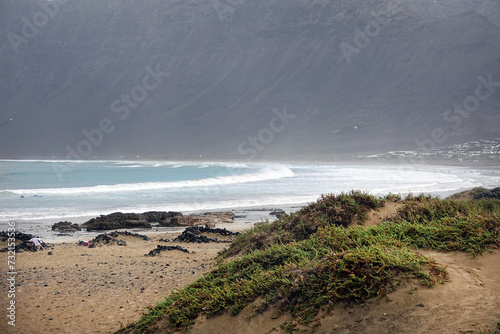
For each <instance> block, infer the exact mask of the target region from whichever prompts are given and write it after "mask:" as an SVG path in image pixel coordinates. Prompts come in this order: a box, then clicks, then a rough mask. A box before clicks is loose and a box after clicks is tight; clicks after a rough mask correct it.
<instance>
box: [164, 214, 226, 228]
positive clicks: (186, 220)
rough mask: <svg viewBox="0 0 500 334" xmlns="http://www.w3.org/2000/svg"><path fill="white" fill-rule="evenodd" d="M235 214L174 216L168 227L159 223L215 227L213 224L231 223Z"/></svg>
mask: <svg viewBox="0 0 500 334" xmlns="http://www.w3.org/2000/svg"><path fill="white" fill-rule="evenodd" d="M234 217H235V214H234V213H233V212H230V211H228V212H205V213H204V214H191V215H184V216H176V217H173V218H172V219H171V220H170V225H165V224H162V223H160V225H161V226H197V225H206V226H209V227H215V224H221V223H232V222H233V221H234Z"/></svg>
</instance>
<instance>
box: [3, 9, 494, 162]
mask: <svg viewBox="0 0 500 334" xmlns="http://www.w3.org/2000/svg"><path fill="white" fill-rule="evenodd" d="M60 3H63V1H62V0H60ZM422 3H423V2H422ZM462 3H465V1H463V2H462ZM470 3H471V4H476V1H470ZM484 3H486V1H483V2H482V3H481V4H479V3H477V6H475V7H476V8H479V6H481V5H482V6H486V5H485V4H484ZM494 4H495V3H494V2H493V3H491V8H493V9H494V8H496V7H495V6H494ZM469 7H470V6H465V5H464V7H463V8H461V7H460V8H458V9H457V10H456V11H457V12H460V11H461V10H462V9H463V10H468V9H474V8H472V7H471V8H469ZM51 8H52V13H55V14H54V15H53V17H52V16H50V15H49V14H47V9H46V10H43V9H42V8H41V7H40V5H39V4H38V2H36V1H34V0H33V1H31V0H30V1H22V2H17V1H12V0H10V1H7V2H5V3H4V4H2V5H1V7H0V10H1V13H2V14H0V15H1V16H2V18H6V19H5V21H4V20H2V22H3V26H2V29H0V31H1V37H2V41H4V42H5V44H4V45H3V47H2V48H1V49H0V50H1V53H0V71H1V73H2V74H1V77H0V156H1V157H14V156H17V157H29V156H37V155H43V156H52V155H55V156H58V157H64V156H67V155H68V152H72V151H75V152H78V153H77V154H78V155H79V156H82V157H85V156H86V155H88V156H94V155H96V156H107V157H119V156H120V155H126V156H135V155H141V156H154V157H164V158H173V157H180V158H195V157H198V156H199V155H204V156H205V157H213V158H218V157H235V158H252V157H254V155H255V153H257V154H256V155H257V157H261V158H263V157H265V156H270V157H275V156H278V155H279V156H284V155H290V156H295V155H303V154H305V153H307V154H327V153H328V154H331V153H338V152H350V151H353V152H357V151H368V150H373V149H378V148H389V147H413V148H416V144H415V140H416V139H419V140H422V139H428V138H432V137H430V136H431V135H432V132H433V130H434V129H435V128H436V127H439V128H443V129H445V130H446V131H447V132H446V133H447V135H450V136H449V137H447V139H446V142H445V143H444V144H450V143H451V142H452V141H454V140H461V139H464V138H468V139H470V138H487V137H498V134H499V130H500V117H499V115H498V110H499V108H500V94H498V92H496V91H495V92H494V93H492V94H490V96H489V97H488V98H487V99H485V100H484V101H481V102H480V105H479V106H478V107H477V110H475V111H474V113H472V114H471V115H470V116H469V117H468V118H464V117H463V116H460V115H459V117H461V122H460V124H458V120H456V119H455V121H453V122H452V121H445V120H443V116H442V114H443V113H444V112H445V111H446V110H447V109H448V108H452V107H453V105H454V104H457V103H462V102H464V99H466V98H467V97H468V96H471V95H472V96H473V95H474V93H475V89H476V87H477V86H478V85H479V84H480V82H479V81H478V77H479V76H483V77H484V78H488V75H491V76H492V80H493V81H495V82H497V81H500V67H499V66H500V28H498V27H497V26H495V25H494V24H493V23H492V22H490V21H489V20H488V19H487V18H485V17H484V16H482V15H478V14H476V13H475V12H473V11H468V12H465V13H461V14H459V15H454V16H448V15H447V14H449V13H448V12H447V13H446V15H445V14H443V15H439V17H435V18H434V17H432V19H431V17H429V16H428V15H424V14H425V12H422V7H415V6H413V7H411V8H410V7H408V6H406V5H405V4H401V5H398V2H395V1H360V0H355V1H319V0H317V1H305V0H294V1H287V2H286V3H284V2H282V1H277V0H275V1H243V0H241V1H232V2H230V1H220V2H218V1H214V2H213V3H208V4H207V3H206V2H201V1H168V2H164V1H159V0H156V1H145V2H141V3H139V2H122V1H118V0H109V1H85V2H71V1H68V2H67V4H64V5H62V4H61V5H58V6H57V8H56V7H55V6H54V5H53V6H52V7H51ZM488 8H489V7H488ZM56 9H57V10H56ZM39 12H42V13H46V17H47V18H48V20H47V22H46V24H45V25H43V26H41V27H40V28H39V29H38V32H37V33H36V34H35V33H33V36H32V37H29V38H25V39H24V40H23V41H22V42H19V40H16V41H18V44H15V43H12V41H9V36H10V38H11V40H12V38H13V34H17V36H20V37H21V38H23V36H24V35H23V32H25V30H26V29H27V28H26V27H25V25H26V23H25V21H26V20H28V21H29V22H31V23H33V22H34V19H35V18H37V16H36V15H39V16H40V15H41V14H37V13H39ZM452 12H453V13H452V14H454V11H452ZM49 13H50V11H49ZM379 14H380V15H379ZM493 16H494V15H492V17H493ZM23 18H25V19H24V21H23ZM376 21H379V22H380V23H378V24H377V23H375V22H376ZM40 22H42V23H43V22H44V21H40ZM40 22H39V23H40ZM40 25H42V24H40ZM23 29H24V30H23ZM359 29H361V30H364V31H367V32H368V34H369V35H371V36H367V35H364V36H363V35H362V34H361V33H360V30H359ZM16 45H17V47H16ZM16 48H17V49H16ZM346 48H347V49H346ZM346 50H347V51H346ZM346 56H347V57H346ZM151 73H153V75H152V74H151ZM154 73H156V74H154ZM159 73H160V74H159ZM146 86H147V88H148V89H146ZM496 90H498V91H500V88H496ZM481 92H483V93H484V92H486V91H483V90H482V91H481ZM127 96H128V97H127ZM127 99H128V100H127ZM273 110H274V111H273ZM277 115H281V116H280V117H281V118H282V119H283V120H282V119H280V117H278V116H277ZM283 115H285V116H283ZM287 115H288V116H287ZM455 116H456V114H455ZM11 119H12V120H11ZM103 120H104V121H103ZM103 122H104V123H103ZM100 126H101V128H103V129H105V130H107V132H108V133H104V132H103V131H100V132H101V133H102V136H99V135H98V134H97V132H96V131H93V129H99V127H100ZM451 127H453V130H455V133H454V134H453V135H451V132H452V128H451ZM84 130H86V131H88V136H90V137H92V134H93V135H94V137H92V138H93V142H92V140H89V139H87V138H86V136H85V134H84V133H82V131H84ZM259 134H260V137H259ZM249 136H253V137H255V138H257V139H256V140H257V142H253V143H252V141H251V140H252V139H251V138H249ZM84 141H87V142H86V143H83V142H84ZM82 143H83V144H82ZM436 144H441V143H436ZM74 156H75V154H73V157H74Z"/></svg>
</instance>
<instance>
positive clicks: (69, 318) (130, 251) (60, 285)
mask: <svg viewBox="0 0 500 334" xmlns="http://www.w3.org/2000/svg"><path fill="white" fill-rule="evenodd" d="M228 225H229V224H228ZM226 227H227V228H228V229H230V228H231V226H226ZM235 227H236V226H235ZM177 235H179V233H173V234H172V233H163V234H160V235H150V238H151V241H145V240H142V239H140V238H135V237H130V236H123V237H122V236H120V238H119V239H122V240H124V241H126V243H127V245H126V246H118V245H117V244H116V243H115V244H113V245H100V246H97V247H96V248H88V247H85V246H79V245H78V244H77V242H71V243H58V244H53V245H52V247H51V248H50V249H47V250H42V251H38V252H22V253H16V259H15V270H16V272H17V275H15V298H14V299H8V298H7V296H8V292H9V291H8V290H9V285H8V284H6V282H7V281H6V280H7V278H8V277H10V276H8V275H7V272H9V268H8V262H7V261H8V260H7V256H8V253H7V252H5V253H0V256H1V257H2V261H1V262H0V273H1V274H0V277H1V278H0V279H1V281H2V282H3V283H2V284H1V285H0V296H1V300H2V309H3V313H4V315H3V316H2V321H1V322H0V333H29V332H42V333H77V332H78V333H108V332H112V331H116V330H118V329H120V327H121V326H122V325H123V326H124V325H126V324H128V323H129V322H131V321H135V320H138V319H139V317H140V315H141V314H142V312H143V311H144V310H145V308H146V307H147V306H149V305H152V304H153V305H154V304H155V302H156V301H159V300H161V299H162V298H163V296H164V295H166V294H168V293H169V291H171V290H172V289H176V288H177V289H178V288H182V287H184V286H185V285H187V284H189V283H191V282H193V281H195V280H196V279H197V278H199V277H200V276H202V275H203V273H204V272H206V271H208V270H210V268H211V267H212V265H213V263H214V262H213V259H214V257H215V256H216V254H217V252H218V251H220V250H221V249H223V248H224V247H225V246H227V243H203V244H198V243H196V244H193V243H184V242H182V243H181V242H179V243H178V242H161V241H158V240H159V239H162V238H169V239H170V240H173V239H174V238H175V237H176V236H177ZM211 237H214V235H212V236H211ZM217 238H218V239H219V240H222V239H223V237H221V236H217ZM157 245H169V246H176V245H179V246H181V247H183V248H186V249H187V250H188V251H189V253H185V252H182V251H179V250H171V251H162V252H161V253H160V254H159V255H157V256H154V257H150V256H145V254H148V253H149V251H151V250H152V249H155V248H156V247H157ZM6 246H7V243H6V242H0V248H4V247H6ZM49 252H51V254H52V255H49ZM9 300H15V306H16V309H15V327H13V326H10V325H8V323H7V318H6V314H7V312H8V311H7V310H6V307H4V306H5V305H7V303H8V302H9Z"/></svg>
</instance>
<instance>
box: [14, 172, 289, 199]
mask: <svg viewBox="0 0 500 334" xmlns="http://www.w3.org/2000/svg"><path fill="white" fill-rule="evenodd" d="M293 175H294V173H293V172H292V171H291V170H290V169H289V168H288V167H285V166H272V167H266V168H262V169H260V170H259V172H257V173H248V174H242V175H237V174H235V175H231V174H230V173H229V172H228V173H225V174H223V175H221V176H217V177H212V178H206V179H200V180H188V181H174V182H142V183H122V184H113V185H98V186H92V187H73V188H39V189H6V190H5V191H7V192H11V193H14V194H18V195H22V194H25V193H33V194H38V195H49V194H50V195H82V194H103V193H116V192H136V191H137V192H140V191H149V190H162V189H172V188H189V187H210V186H222V185H228V184H236V183H248V182H259V181H267V180H276V179H281V178H284V177H292V176H293Z"/></svg>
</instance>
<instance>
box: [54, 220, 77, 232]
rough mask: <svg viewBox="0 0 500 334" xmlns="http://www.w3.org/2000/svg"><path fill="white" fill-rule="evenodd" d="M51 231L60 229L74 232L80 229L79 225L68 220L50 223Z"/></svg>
mask: <svg viewBox="0 0 500 334" xmlns="http://www.w3.org/2000/svg"><path fill="white" fill-rule="evenodd" d="M52 231H61V232H76V231H81V228H80V225H78V224H73V223H71V222H68V221H64V222H59V223H55V224H54V225H52Z"/></svg>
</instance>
